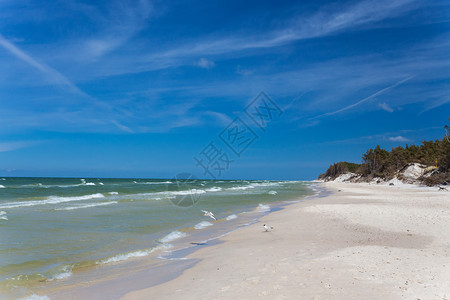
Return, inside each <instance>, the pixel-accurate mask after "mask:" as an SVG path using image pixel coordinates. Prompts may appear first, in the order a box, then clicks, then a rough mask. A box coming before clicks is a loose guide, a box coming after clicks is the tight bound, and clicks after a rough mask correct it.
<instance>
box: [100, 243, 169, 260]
mask: <svg viewBox="0 0 450 300" xmlns="http://www.w3.org/2000/svg"><path fill="white" fill-rule="evenodd" d="M171 247H172V245H169V244H163V245H159V246H157V247H155V248H151V249H148V250H138V251H133V252H129V253H125V254H118V255H115V256H113V257H109V258H106V259H103V260H100V261H98V262H97V264H102V265H104V264H109V263H116V262H121V261H125V260H128V259H130V258H135V257H143V256H147V255H149V254H151V253H153V252H155V251H157V250H163V249H169V248H171Z"/></svg>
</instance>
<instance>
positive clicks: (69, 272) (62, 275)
mask: <svg viewBox="0 0 450 300" xmlns="http://www.w3.org/2000/svg"><path fill="white" fill-rule="evenodd" d="M70 276H72V270H71V269H70V268H69V267H65V268H63V270H62V272H61V273H58V274H56V275H55V276H53V277H52V278H51V279H50V281H53V280H61V279H66V278H69V277H70Z"/></svg>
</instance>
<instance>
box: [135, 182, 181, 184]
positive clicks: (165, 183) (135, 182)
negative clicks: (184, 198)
mask: <svg viewBox="0 0 450 300" xmlns="http://www.w3.org/2000/svg"><path fill="white" fill-rule="evenodd" d="M135 183H137V184H169V183H172V181H158V182H151V181H150V182H135Z"/></svg>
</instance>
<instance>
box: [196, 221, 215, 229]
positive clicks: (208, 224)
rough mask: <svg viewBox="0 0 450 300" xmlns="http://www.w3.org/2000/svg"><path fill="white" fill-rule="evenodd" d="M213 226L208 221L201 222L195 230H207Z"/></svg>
mask: <svg viewBox="0 0 450 300" xmlns="http://www.w3.org/2000/svg"><path fill="white" fill-rule="evenodd" d="M212 225H213V224H212V223H210V222H208V221H202V222H200V223H198V224H195V226H194V228H195V229H203V228H206V227H208V226H212Z"/></svg>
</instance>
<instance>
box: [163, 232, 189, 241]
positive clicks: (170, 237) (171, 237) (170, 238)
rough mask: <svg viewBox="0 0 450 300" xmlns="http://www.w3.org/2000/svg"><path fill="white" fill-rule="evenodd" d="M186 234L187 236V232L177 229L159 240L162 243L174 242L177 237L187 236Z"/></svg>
mask: <svg viewBox="0 0 450 300" xmlns="http://www.w3.org/2000/svg"><path fill="white" fill-rule="evenodd" d="M185 236H187V234H186V233H184V232H181V231H178V230H175V231H172V232H171V233H169V234H168V235H166V236H165V237H163V238H162V239H160V240H159V241H160V242H162V243H169V242H172V241H174V240H177V239H179V238H182V237H185Z"/></svg>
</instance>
